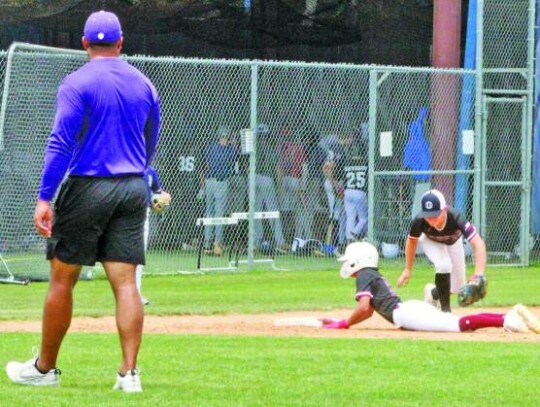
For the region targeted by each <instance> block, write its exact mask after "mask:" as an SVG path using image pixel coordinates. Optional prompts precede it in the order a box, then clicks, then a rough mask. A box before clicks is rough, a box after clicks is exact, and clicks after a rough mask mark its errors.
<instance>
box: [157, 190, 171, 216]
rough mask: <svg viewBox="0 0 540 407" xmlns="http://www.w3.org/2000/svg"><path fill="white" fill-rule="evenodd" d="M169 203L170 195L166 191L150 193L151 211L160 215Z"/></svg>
mask: <svg viewBox="0 0 540 407" xmlns="http://www.w3.org/2000/svg"><path fill="white" fill-rule="evenodd" d="M170 204H171V196H170V195H169V194H168V193H166V192H162V193H160V194H153V195H152V212H154V213H157V214H158V215H161V214H162V213H163V211H164V210H165V208H167V207H168V206H169V205H170Z"/></svg>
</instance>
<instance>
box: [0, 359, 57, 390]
mask: <svg viewBox="0 0 540 407" xmlns="http://www.w3.org/2000/svg"><path fill="white" fill-rule="evenodd" d="M36 362H37V358H33V359H30V360H29V361H27V362H24V363H21V362H9V363H8V364H7V365H6V373H7V375H8V377H9V379H10V380H11V381H12V382H13V383H16V384H25V385H27V386H58V385H59V384H60V374H61V372H60V370H58V369H51V370H49V371H48V372H47V373H41V372H40V371H39V370H38V369H37V367H36Z"/></svg>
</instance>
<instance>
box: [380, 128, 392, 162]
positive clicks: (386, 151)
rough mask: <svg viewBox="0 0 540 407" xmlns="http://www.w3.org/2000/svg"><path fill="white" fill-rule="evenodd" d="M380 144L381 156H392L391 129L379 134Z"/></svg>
mask: <svg viewBox="0 0 540 407" xmlns="http://www.w3.org/2000/svg"><path fill="white" fill-rule="evenodd" d="M379 137H380V144H379V154H380V155H381V157H391V156H392V132H391V131H382V132H381V133H380V134H379Z"/></svg>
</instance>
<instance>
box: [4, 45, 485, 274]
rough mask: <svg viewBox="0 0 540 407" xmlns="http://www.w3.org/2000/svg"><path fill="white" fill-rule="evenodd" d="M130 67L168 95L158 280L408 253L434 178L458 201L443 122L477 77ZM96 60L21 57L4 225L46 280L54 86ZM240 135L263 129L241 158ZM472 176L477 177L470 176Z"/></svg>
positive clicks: (237, 65) (154, 253)
mask: <svg viewBox="0 0 540 407" xmlns="http://www.w3.org/2000/svg"><path fill="white" fill-rule="evenodd" d="M126 59H127V60H128V61H129V62H131V63H132V64H134V65H135V66H137V67H138V68H139V69H141V71H143V72H144V73H145V74H146V75H148V76H149V77H150V78H151V80H152V81H153V83H154V84H155V85H156V87H157V88H158V90H159V92H160V95H161V99H162V108H163V123H162V132H161V141H160V144H159V148H158V153H157V155H156V157H155V159H154V165H155V167H156V168H157V169H158V171H159V173H160V176H161V179H162V182H163V186H164V189H165V190H167V191H168V192H170V193H171V195H172V198H173V201H172V204H171V206H170V208H169V210H168V211H167V212H166V213H165V214H164V215H163V216H161V217H159V216H154V215H152V217H151V233H150V240H149V248H148V254H149V256H148V257H149V258H148V267H147V270H148V272H152V273H171V272H177V271H190V272H191V271H196V270H201V269H202V270H205V269H225V270H231V269H236V267H242V266H243V264H244V263H246V262H247V261H248V260H249V261H252V262H253V264H255V265H260V266H261V267H263V266H269V267H274V268H276V269H298V270H302V269H306V268H310V269H313V268H328V267H334V266H335V259H336V255H337V254H338V253H339V252H342V251H343V248H344V246H345V244H346V243H347V241H350V240H356V239H360V238H363V237H367V238H369V239H371V240H372V241H374V242H375V243H377V244H379V245H382V244H383V243H384V244H385V245H392V246H397V249H398V250H397V253H395V254H397V255H399V254H400V252H401V250H402V244H403V241H404V239H405V237H406V232H407V227H408V222H409V221H410V219H411V217H412V215H413V213H414V202H415V199H416V198H417V197H416V195H417V194H418V193H419V192H420V191H422V190H423V188H424V187H426V185H428V184H432V185H437V186H439V187H440V188H442V189H444V188H447V191H446V192H448V194H449V196H450V197H451V196H452V192H453V188H454V185H453V184H454V177H455V176H456V174H457V173H458V172H456V170H455V169H454V165H453V159H452V158H451V157H452V156H453V155H454V153H453V151H455V150H456V149H458V150H460V149H461V147H460V146H459V145H457V144H456V141H455V138H456V137H455V136H456V129H455V128H451V127H448V126H447V125H446V123H451V122H455V121H456V115H457V113H458V110H457V109H456V106H457V104H458V102H459V97H460V94H461V92H462V90H463V83H464V77H468V76H472V75H473V73H471V72H467V71H460V70H456V71H448V70H447V71H441V70H434V69H429V68H426V69H412V68H409V69H407V68H398V67H375V66H369V67H368V66H354V65H328V64H298V63H297V64H292V63H277V62H260V61H212V60H187V59H176V58H149V57H126ZM85 61H86V55H85V54H84V53H81V52H75V51H67V50H66V51H61V50H50V49H45V48H40V47H31V46H24V45H20V46H19V48H17V49H16V50H15V52H13V53H12V58H11V71H10V73H11V74H10V80H9V83H8V84H7V86H6V87H5V91H6V96H7V97H6V101H7V103H6V104H5V108H4V109H3V110H2V112H1V113H2V116H1V117H2V118H3V128H2V134H1V136H2V138H3V146H4V149H3V151H2V152H1V153H0V160H1V161H0V164H1V168H2V170H3V171H4V173H5V174H4V176H3V177H2V178H1V180H0V182H1V183H2V190H3V191H5V194H6V195H5V196H9V197H10V198H9V200H7V199H6V200H2V203H3V205H4V206H6V205H7V206H9V208H8V207H6V208H5V209H4V210H3V211H2V212H3V213H5V215H4V218H3V221H2V224H1V225H0V230H1V236H2V240H3V242H4V245H5V250H4V252H5V255H6V257H7V258H8V259H9V261H10V264H12V265H13V268H14V269H15V270H16V271H17V272H18V273H24V272H31V274H36V273H39V272H40V271H41V272H42V273H45V267H44V263H42V262H37V261H36V257H41V256H42V255H43V254H42V250H43V241H42V240H41V239H39V238H37V237H36V234H35V232H34V230H33V226H32V211H33V205H34V196H35V192H36V189H37V187H38V183H39V176H40V172H41V165H42V154H43V150H44V146H45V143H46V140H47V137H48V132H49V130H50V126H51V122H52V117H53V110H54V96H55V92H56V89H57V86H58V84H59V81H60V80H61V78H62V77H63V76H64V75H65V74H67V73H68V72H70V71H72V70H73V69H75V68H76V67H78V66H80V65H81V64H83V63H84V62H85ZM29 84H31V86H29ZM473 110H474V104H473V105H470V109H469V111H467V112H465V114H467V115H468V116H470V117H474V114H473V113H474V112H473ZM454 127H455V126H454ZM245 128H254V129H256V131H255V134H254V136H255V137H256V140H257V141H256V153H255V154H254V155H253V156H252V157H250V156H249V155H245V154H242V152H241V148H240V145H241V140H240V130H241V129H245ZM429 145H432V147H431V148H430V147H429ZM422 146H424V148H425V149H424V150H422ZM426 149H427V150H426ZM368 168H369V169H372V171H368ZM462 172H463V171H462ZM464 173H466V174H467V175H468V176H469V177H470V178H471V183H472V178H474V174H473V170H472V169H470V170H467V171H464ZM250 197H251V200H250ZM250 201H251V205H250ZM450 201H451V199H450ZM471 204H472V203H471V202H467V208H469V206H470V205H471ZM235 213H236V214H238V213H241V214H244V215H236V216H233V215H232V214H235ZM276 213H277V214H278V215H277V217H276V216H275V214H276ZM259 217H262V218H263V219H259ZM201 218H205V219H210V220H209V221H207V222H205V221H201V220H199V221H198V219H201ZM231 218H234V219H235V221H234V222H231V221H230V219H231ZM250 237H251V239H250ZM393 255H394V254H392V255H390V256H389V257H393Z"/></svg>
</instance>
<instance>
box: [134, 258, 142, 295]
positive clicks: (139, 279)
mask: <svg viewBox="0 0 540 407" xmlns="http://www.w3.org/2000/svg"><path fill="white" fill-rule="evenodd" d="M143 267H144V266H143V265H142V264H139V265H137V268H136V269H135V284H136V285H137V291H139V294H141V286H142V273H143Z"/></svg>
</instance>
